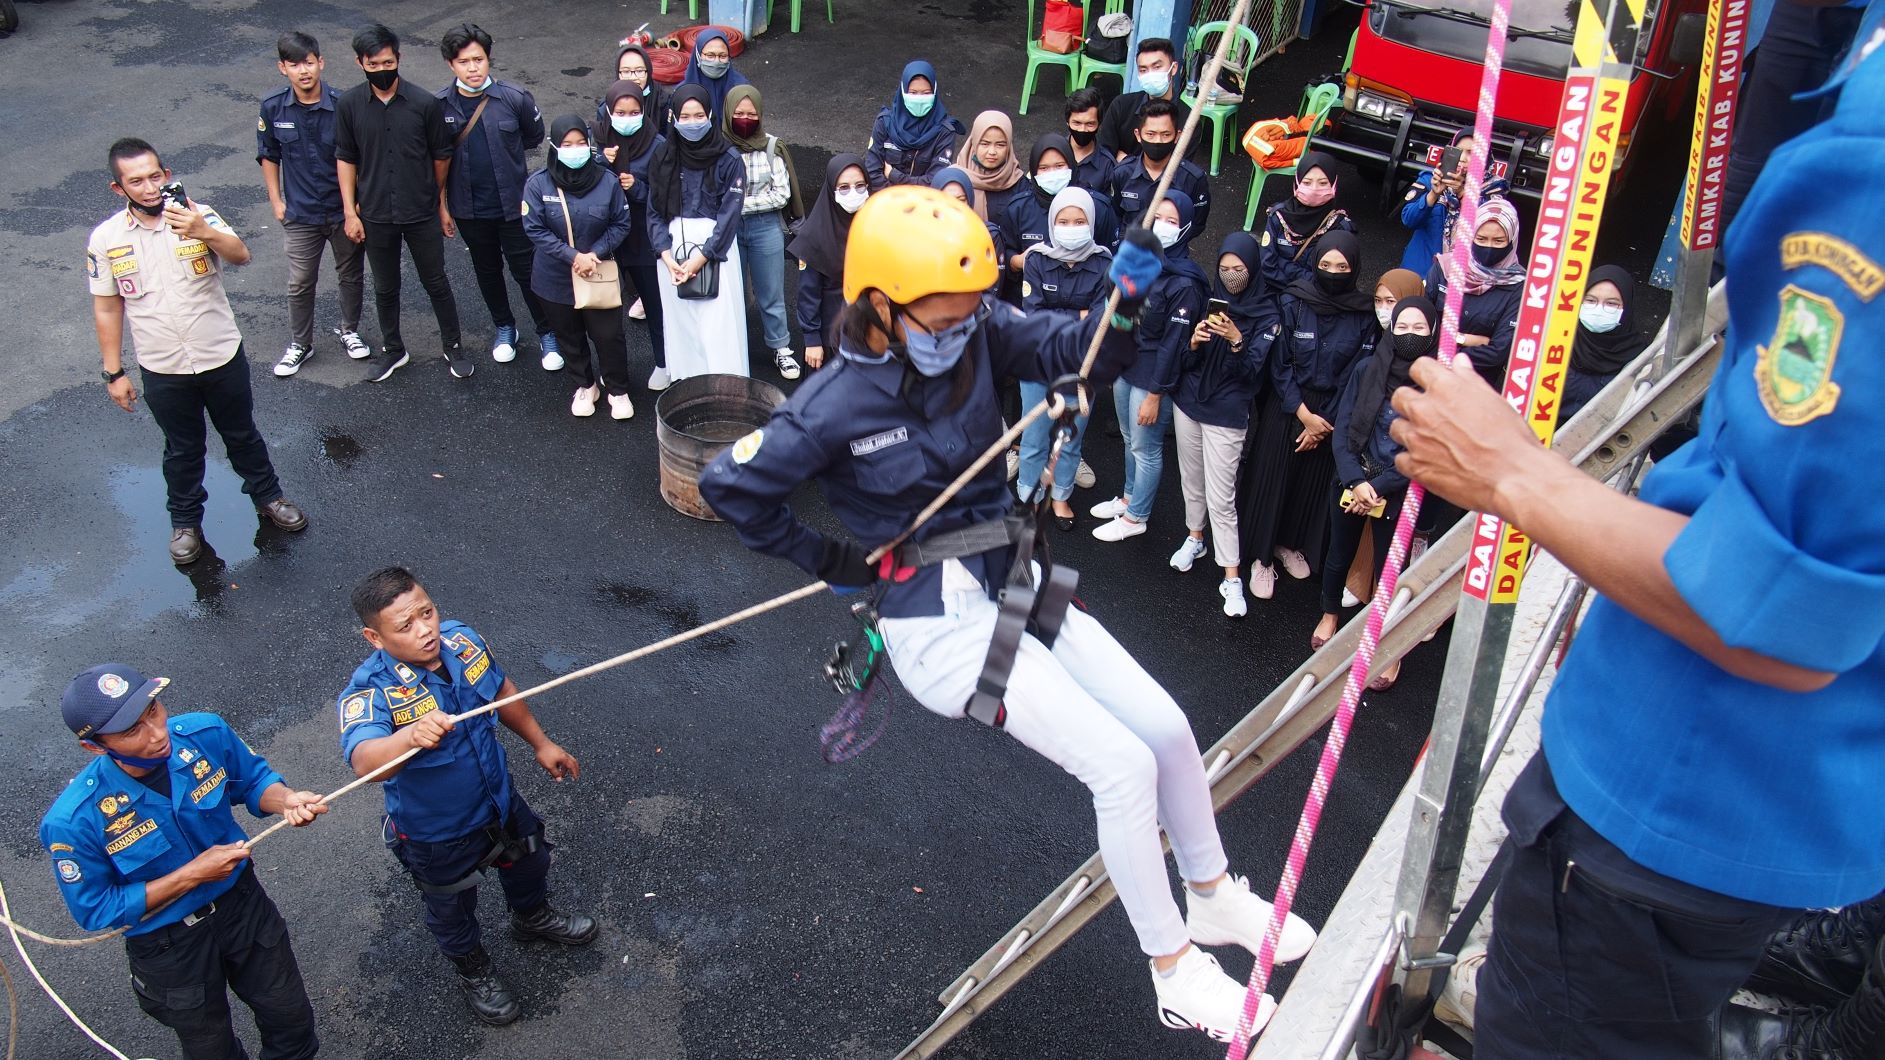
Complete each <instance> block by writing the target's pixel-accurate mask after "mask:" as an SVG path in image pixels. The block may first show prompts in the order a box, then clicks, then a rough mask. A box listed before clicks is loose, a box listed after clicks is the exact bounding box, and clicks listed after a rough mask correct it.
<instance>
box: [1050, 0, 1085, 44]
mask: <svg viewBox="0 0 1885 1060" xmlns="http://www.w3.org/2000/svg"><path fill="white" fill-rule="evenodd" d="M1084 14H1085V10H1084V9H1083V8H1082V7H1081V6H1080V5H1079V4H1075V3H1070V2H1069V0H1047V13H1046V15H1045V17H1044V18H1043V19H1042V21H1041V47H1042V48H1044V49H1046V50H1047V51H1050V52H1058V53H1059V54H1061V55H1071V54H1073V53H1074V52H1076V51H1079V50H1080V24H1081V22H1083V21H1084V19H1083V17H1082V16H1083V15H1084Z"/></svg>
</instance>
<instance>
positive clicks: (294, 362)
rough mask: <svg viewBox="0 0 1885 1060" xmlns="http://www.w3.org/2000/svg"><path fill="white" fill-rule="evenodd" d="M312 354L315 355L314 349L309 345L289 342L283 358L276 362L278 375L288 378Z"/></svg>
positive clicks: (283, 352) (297, 370) (299, 368)
mask: <svg viewBox="0 0 1885 1060" xmlns="http://www.w3.org/2000/svg"><path fill="white" fill-rule="evenodd" d="M312 356H314V351H313V350H311V349H309V348H308V347H306V346H303V345H301V344H300V343H298V342H291V343H289V344H288V348H287V349H286V350H284V351H282V355H281V360H279V361H276V362H275V375H276V377H277V378H281V379H286V378H288V377H289V376H291V375H293V374H295V373H296V372H299V371H300V370H301V366H302V364H304V363H306V361H307V359H308V358H310V357H312Z"/></svg>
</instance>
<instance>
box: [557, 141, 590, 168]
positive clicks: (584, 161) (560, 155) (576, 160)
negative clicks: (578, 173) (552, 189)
mask: <svg viewBox="0 0 1885 1060" xmlns="http://www.w3.org/2000/svg"><path fill="white" fill-rule="evenodd" d="M591 157H592V156H591V155H590V154H589V145H588V144H577V145H576V146H575V147H563V146H558V147H557V149H556V160H557V161H558V162H561V163H563V167H564V168H565V169H581V168H582V167H584V166H586V165H588V164H589V159H590V158H591Z"/></svg>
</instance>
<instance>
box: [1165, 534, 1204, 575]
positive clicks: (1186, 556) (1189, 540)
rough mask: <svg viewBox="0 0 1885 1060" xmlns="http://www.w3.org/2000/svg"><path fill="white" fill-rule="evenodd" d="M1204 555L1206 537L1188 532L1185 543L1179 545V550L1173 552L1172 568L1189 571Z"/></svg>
mask: <svg viewBox="0 0 1885 1060" xmlns="http://www.w3.org/2000/svg"><path fill="white" fill-rule="evenodd" d="M1202 555H1204V538H1201V537H1192V536H1191V535H1190V534H1186V535H1185V542H1184V544H1182V545H1179V546H1178V551H1176V552H1174V553H1172V569H1173V570H1175V571H1181V572H1182V571H1188V570H1190V569H1191V565H1192V564H1193V563H1196V562H1197V561H1198V557H1199V556H1202Z"/></svg>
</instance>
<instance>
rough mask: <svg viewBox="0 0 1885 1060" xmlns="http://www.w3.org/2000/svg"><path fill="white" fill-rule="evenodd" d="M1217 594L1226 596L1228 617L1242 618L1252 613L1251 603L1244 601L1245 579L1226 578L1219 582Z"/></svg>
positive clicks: (1225, 606)
mask: <svg viewBox="0 0 1885 1060" xmlns="http://www.w3.org/2000/svg"><path fill="white" fill-rule="evenodd" d="M1217 595H1219V596H1221V597H1223V598H1224V615H1225V617H1227V618H1242V617H1244V616H1245V615H1247V614H1249V613H1250V605H1249V604H1247V603H1244V580H1243V579H1242V578H1225V579H1224V580H1223V581H1221V582H1218V583H1217Z"/></svg>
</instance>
